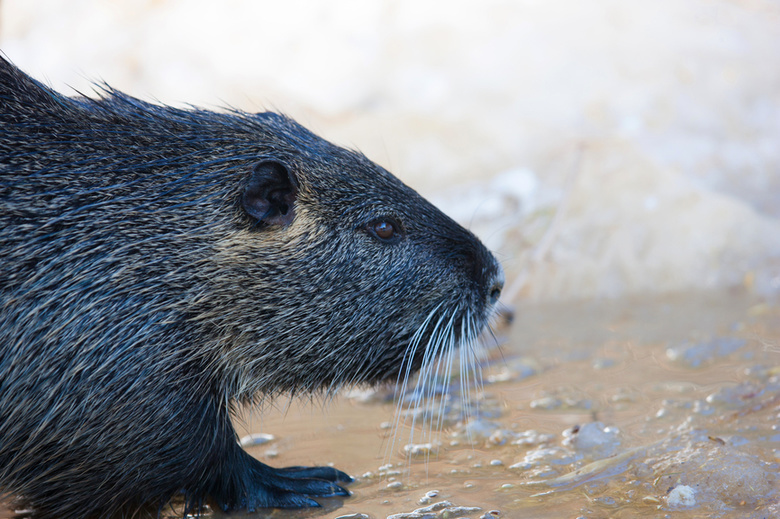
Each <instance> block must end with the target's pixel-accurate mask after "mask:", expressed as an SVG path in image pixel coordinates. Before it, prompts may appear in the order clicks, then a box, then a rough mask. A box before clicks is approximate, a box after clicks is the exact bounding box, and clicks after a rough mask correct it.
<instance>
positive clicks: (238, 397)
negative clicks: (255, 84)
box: [0, 58, 503, 518]
mask: <svg viewBox="0 0 780 519" xmlns="http://www.w3.org/2000/svg"><path fill="white" fill-rule="evenodd" d="M98 90H99V95H98V96H96V98H89V97H73V98H70V97H66V96H63V95H61V94H59V93H57V92H55V91H53V90H52V89H50V88H48V87H46V86H44V85H42V84H40V83H39V82H37V81H35V80H33V79H32V78H30V77H28V76H27V75H25V74H24V73H22V72H21V71H20V70H18V69H17V68H16V67H15V66H13V65H12V64H10V63H9V62H8V61H6V60H3V59H2V58H0V106H1V107H2V109H1V111H0V246H1V247H2V261H0V308H2V315H1V316H0V494H5V495H10V496H21V499H23V502H24V503H25V504H26V505H28V506H29V507H31V508H32V510H33V512H32V513H33V514H34V515H35V516H36V517H42V518H46V517H69V518H76V517H105V516H120V515H121V516H131V515H135V514H136V513H137V512H138V511H139V510H141V509H142V508H144V507H149V506H150V505H151V506H152V507H154V506H161V505H162V504H163V503H165V502H166V501H167V500H169V499H170V498H171V497H172V496H175V495H181V496H183V499H184V501H185V503H186V506H187V511H188V512H193V513H197V512H199V511H200V510H201V509H202V506H203V505H204V504H205V503H207V502H209V503H212V504H214V505H215V506H218V507H220V508H221V509H222V510H225V511H234V510H253V509H256V508H262V507H307V506H317V504H318V503H317V502H316V501H314V500H313V499H311V498H312V497H323V496H332V495H348V492H347V491H346V490H345V489H344V488H343V487H341V486H339V484H338V483H347V482H349V481H350V480H351V478H350V477H349V476H347V475H346V474H345V473H343V472H341V471H338V470H335V469H332V468H328V467H313V468H302V467H288V468H282V469H275V468H271V467H269V466H267V465H264V464H262V463H260V462H259V461H257V460H255V459H254V458H252V457H251V456H249V455H248V454H246V453H245V452H244V451H243V450H242V449H241V448H240V446H239V445H238V443H237V441H236V433H235V431H234V429H233V427H232V425H231V421H230V412H231V409H232V408H233V407H234V405H235V404H236V403H245V402H256V401H257V400H259V399H261V398H270V397H273V396H275V395H278V394H280V393H295V394H299V393H303V394H309V393H317V392H329V391H333V390H335V389H337V388H339V387H341V386H344V385H346V384H376V383H380V382H383V381H391V382H392V381H396V380H398V379H399V376H403V377H405V376H406V374H408V373H409V372H413V371H415V370H417V369H419V368H420V367H421V366H422V365H423V364H424V359H425V358H427V357H426V354H428V355H431V354H435V353H437V352H436V351H435V350H438V349H440V348H442V347H445V346H447V345H451V344H456V343H458V344H462V345H463V344H470V342H471V341H473V340H474V339H475V337H476V336H477V335H478V334H479V333H480V330H482V329H483V328H484V327H485V326H486V323H487V322H488V320H489V318H490V316H491V314H492V312H493V309H494V307H495V304H496V300H497V299H498V295H499V293H500V290H501V287H502V283H503V274H502V272H501V267H500V266H499V264H498V263H497V262H496V260H495V259H494V257H493V256H492V255H491V254H490V253H489V252H488V251H487V249H486V248H485V247H484V246H483V245H482V244H481V243H480V242H479V241H478V240H477V238H475V237H474V236H473V235H472V234H471V233H470V232H468V231H467V230H465V229H463V228H462V227H460V226H459V225H458V224H456V223H455V222H454V221H452V220H451V219H449V218H448V217H446V216H445V215H444V214H442V213H441V212H440V211H439V210H437V209H436V208H435V207H433V206H432V205H431V204H430V203H428V202H427V201H426V200H425V199H423V198H422V197H420V196H419V195H418V194H417V193H415V192H414V191H413V190H411V189H410V188H408V187H407V186H406V185H404V184H403V183H401V182H400V181H399V180H398V179H396V178H395V177H394V176H392V175H391V174H390V173H388V172H387V171H386V170H384V169H382V168H381V167H379V166H377V165H376V164H374V163H372V162H371V161H369V160H368V159H367V158H366V157H364V156H363V155H361V154H359V153H356V152H354V151H350V150H346V149H343V148H340V147H337V146H335V145H333V144H331V143H329V142H327V141H325V140H323V139H321V138H319V137H317V136H316V135H314V134H312V133H311V132H309V131H308V130H306V129H305V128H303V127H302V126H300V125H298V124H297V123H295V122H294V121H292V120H291V119H289V118H286V117H284V116H282V115H278V114H275V113H259V114H249V113H244V112H241V111H238V110H230V111H225V112H224V113H217V112H212V111H206V110H200V109H195V108H189V109H181V108H173V107H169V106H161V105H157V104H150V103H147V102H143V101H140V100H138V99H135V98H132V97H130V96H127V95H125V94H122V93H120V92H118V91H115V90H113V89H111V88H109V87H107V86H101V87H98Z"/></svg>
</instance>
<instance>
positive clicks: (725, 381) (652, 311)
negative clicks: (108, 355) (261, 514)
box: [247, 293, 780, 519]
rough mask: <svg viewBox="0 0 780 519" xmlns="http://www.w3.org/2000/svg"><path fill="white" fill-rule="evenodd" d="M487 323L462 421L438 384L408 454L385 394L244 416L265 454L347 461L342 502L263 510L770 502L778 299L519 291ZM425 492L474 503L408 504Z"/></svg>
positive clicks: (749, 510) (769, 511)
mask: <svg viewBox="0 0 780 519" xmlns="http://www.w3.org/2000/svg"><path fill="white" fill-rule="evenodd" d="M503 332H504V335H505V339H504V340H502V343H501V345H500V348H496V349H493V350H491V351H490V353H489V356H488V359H487V361H486V363H485V364H486V365H485V370H484V374H485V375H484V377H485V378H484V387H483V391H484V394H483V396H482V399H481V400H480V401H479V403H478V405H477V404H475V403H472V404H471V412H472V415H473V416H472V420H471V421H470V422H469V423H468V424H467V425H464V423H463V422H462V419H463V414H462V405H461V404H462V401H461V400H460V398H459V395H458V392H459V388H458V386H457V384H456V383H453V384H451V385H450V391H452V392H453V393H454V394H453V396H452V398H450V399H449V400H448V402H447V405H445V406H444V412H443V413H441V415H439V414H438V410H439V409H440V406H439V404H438V402H436V403H435V405H433V406H432V407H433V408H434V416H436V417H439V416H441V418H442V420H443V423H444V426H443V427H442V428H441V430H440V431H439V432H436V431H435V429H436V427H435V426H434V427H433V429H434V432H433V435H432V436H430V435H429V433H427V432H426V431H427V428H426V427H425V426H423V427H418V428H417V430H416V432H415V439H414V442H415V443H416V444H418V446H419V447H420V448H419V449H418V450H420V451H421V452H420V453H418V455H417V456H415V457H413V458H412V459H411V460H410V458H409V456H408V455H407V454H406V452H405V451H404V449H403V447H404V446H405V445H407V444H408V443H409V434H410V430H409V429H408V428H407V429H402V430H400V431H398V432H397V433H396V434H393V429H392V428H388V424H387V422H389V421H391V420H392V419H393V415H394V413H395V408H394V405H393V404H392V403H391V402H389V401H388V400H387V398H388V396H389V392H385V391H378V392H375V393H372V392H368V393H361V392H355V393H353V394H352V395H351V397H347V398H344V397H340V398H337V399H335V400H334V401H333V402H330V403H327V404H326V405H325V407H324V409H323V407H322V406H321V405H318V404H315V405H311V404H305V405H301V404H299V403H292V404H291V405H290V406H289V408H287V409H284V410H274V411H271V412H265V413H264V414H263V415H262V418H259V417H258V416H256V415H253V416H250V417H249V418H248V421H247V424H248V425H249V429H251V430H252V431H264V432H270V433H273V434H275V435H277V439H276V440H274V441H272V442H270V443H268V444H265V445H263V446H260V447H254V448H250V452H251V453H252V454H253V455H255V456H257V457H259V458H261V459H263V460H264V461H266V462H267V463H269V464H272V465H277V466H282V465H294V464H323V463H333V464H334V465H336V466H337V467H339V468H341V469H343V470H346V471H347V472H350V473H351V474H353V475H354V476H357V481H356V482H355V483H354V484H352V485H351V486H350V487H349V488H350V490H351V491H352V492H353V496H352V497H351V498H349V499H347V500H343V501H342V500H323V504H325V505H326V508H325V510H319V511H306V512H302V513H295V512H293V513H291V512H289V511H285V512H283V513H281V512H276V513H272V514H270V517H328V518H335V517H341V516H346V517H363V516H361V515H351V514H365V517H370V518H380V517H381V518H384V517H387V516H390V515H392V514H408V515H401V516H399V517H408V518H410V519H411V518H415V517H437V518H438V517H483V516H484V515H485V514H486V513H488V512H490V511H495V512H497V513H500V515H495V514H494V515H493V516H491V515H488V517H494V516H498V517H550V518H558V517H580V516H581V517H594V518H598V517H636V516H642V517H667V516H673V517H680V518H693V517H724V518H730V517H734V518H736V517H756V518H759V517H775V516H778V515H780V504H779V502H778V498H779V497H780V492H779V491H778V487H779V486H780V482H779V480H778V478H777V476H776V474H777V473H778V472H780V470H779V469H780V308H778V307H771V306H767V305H765V304H762V303H758V302H756V301H752V300H750V299H749V298H748V297H746V296H744V295H741V294H738V293H707V294H698V295H695V296H680V297H666V298H655V299H648V300H638V299H637V300H622V301H612V302H600V303H595V302H588V303H568V304H559V305H548V306H534V307H519V308H516V309H515V319H514V322H513V323H512V324H511V326H509V327H507V328H505V329H504V330H503ZM500 340H501V339H500ZM452 380H453V381H457V380H458V376H457V375H454V376H453V377H452ZM277 404H278V403H277ZM577 430H578V431H579V432H575V431H577ZM469 436H470V437H471V441H469ZM393 438H395V445H394V447H393V448H392V450H390V448H389V447H388V446H389V445H390V444H391V443H392V441H393ZM428 442H433V445H432V448H433V450H434V451H435V452H434V453H431V450H430V449H428V448H427V446H425V445H424V444H426V443H428ZM437 442H438V443H439V444H440V445H438V444H437ZM388 464H390V465H391V466H388ZM681 485H685V486H688V487H690V489H691V490H692V491H693V494H692V498H693V501H690V500H688V501H686V500H685V499H684V498H685V495H686V494H685V491H686V490H687V489H685V488H683V487H680V486H681ZM675 487H680V488H678V489H677V490H673V489H674V488H675ZM428 492H432V495H431V496H429V497H426V493H428ZM434 494H435V495H434ZM676 499H677V504H676V505H675V502H676V501H675V500H676ZM441 501H449V502H451V503H452V506H461V507H478V508H479V510H473V511H469V510H463V509H461V510H458V511H456V510H452V509H451V508H450V509H449V511H447V510H446V509H447V506H446V505H443V506H444V508H445V510H444V511H442V510H439V511H436V507H434V509H433V510H431V511H428V512H419V513H418V515H414V514H411V512H413V511H414V510H416V509H420V508H424V507H426V506H430V505H433V504H435V503H438V502H441ZM694 502H695V503H694ZM686 503H687V505H686ZM339 505H342V506H341V507H340V508H336V507H338V506H339Z"/></svg>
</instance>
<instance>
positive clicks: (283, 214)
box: [241, 161, 298, 227]
mask: <svg viewBox="0 0 780 519" xmlns="http://www.w3.org/2000/svg"><path fill="white" fill-rule="evenodd" d="M297 194H298V188H297V184H296V182H295V179H294V178H293V177H292V175H291V174H290V172H289V171H288V170H287V168H286V167H284V166H283V165H282V164H280V163H278V162H274V161H268V162H261V163H260V164H258V165H257V166H255V167H254V169H253V170H252V176H251V177H249V181H248V182H247V184H246V187H245V188H244V194H243V196H242V197H241V205H242V206H243V207H244V210H245V211H246V212H247V214H249V216H251V217H253V218H256V219H257V223H258V224H262V225H280V226H282V227H286V226H287V225H290V224H291V223H292V221H293V218H295V197H296V195H297Z"/></svg>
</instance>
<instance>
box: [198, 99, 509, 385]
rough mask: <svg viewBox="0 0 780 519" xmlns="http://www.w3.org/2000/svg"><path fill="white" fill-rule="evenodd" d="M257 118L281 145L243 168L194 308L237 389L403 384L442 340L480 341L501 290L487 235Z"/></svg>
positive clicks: (348, 159) (284, 123) (380, 172)
mask: <svg viewBox="0 0 780 519" xmlns="http://www.w3.org/2000/svg"><path fill="white" fill-rule="evenodd" d="M254 117H256V119H257V120H258V121H262V123H263V124H264V125H265V126H266V127H267V128H271V129H272V133H273V135H274V136H275V137H276V139H275V142H274V145H273V146H272V147H271V149H268V148H266V149H264V150H262V152H261V153H258V156H257V157H256V158H254V160H252V161H248V163H247V166H246V171H245V172H244V173H243V174H242V175H239V177H243V178H240V179H239V180H240V182H239V185H238V189H237V192H236V193H235V195H234V196H233V197H231V198H230V199H228V203H230V202H231V201H232V202H234V203H235V210H234V211H233V212H232V216H233V226H232V227H230V228H225V229H224V230H223V232H222V233H220V234H219V235H215V236H213V237H212V238H213V240H214V245H215V248H214V250H215V253H214V255H213V256H212V257H211V258H210V259H211V260H212V262H211V264H210V265H209V266H208V268H207V270H208V271H209V272H210V274H209V275H208V276H206V277H205V278H203V279H202V283H204V286H207V287H208V288H206V289H204V287H203V286H202V287H200V289H201V290H202V292H201V293H202V294H204V296H203V297H202V298H200V299H199V300H198V304H197V305H194V308H192V309H190V311H191V315H192V316H193V317H194V318H195V319H196V320H198V321H204V320H205V321H208V323H209V325H208V327H209V329H210V333H211V334H213V339H212V340H214V341H215V342H214V344H219V345H220V346H219V348H215V351H217V350H218V351H219V352H220V357H219V358H218V359H217V360H216V361H217V362H218V363H219V365H220V367H221V371H222V373H223V374H224V375H223V377H224V379H223V380H225V381H228V385H227V386H226V387H225V389H226V390H227V391H228V393H229V394H230V395H231V396H237V397H239V398H250V397H252V396H253V395H255V394H257V393H262V394H268V393H276V392H278V391H285V390H289V391H300V390H305V391H316V390H320V389H323V388H325V389H327V388H333V387H337V386H340V385H342V384H347V383H363V382H368V383H374V382H381V381H386V380H396V379H397V377H398V376H399V373H401V372H402V371H404V370H406V369H409V368H411V370H412V371H415V370H416V369H417V368H419V367H420V365H421V363H422V361H423V357H424V355H425V353H426V351H428V348H430V347H433V342H432V340H433V338H434V337H435V338H436V341H438V344H439V347H440V348H444V347H445V346H444V345H446V344H449V341H450V340H452V345H455V344H457V343H458V342H461V341H465V342H469V341H472V340H474V339H475V338H476V336H477V335H478V334H479V333H480V331H481V330H482V329H483V327H484V326H485V325H486V323H487V322H488V320H489V318H490V316H491V314H492V312H493V309H494V306H495V304H496V300H497V299H498V296H499V294H500V291H501V288H502V285H503V273H502V271H501V267H500V266H499V264H498V262H497V261H496V260H495V259H494V257H493V256H492V255H491V254H490V253H489V252H488V251H487V249H485V247H484V246H483V245H482V244H481V243H480V242H479V240H478V239H477V238H476V237H474V236H473V235H472V234H471V233H470V232H468V231H466V230H465V229H463V228H462V227H461V226H460V225H458V224H457V223H455V222H454V221H452V220H451V219H450V218H448V217H447V216H446V215H444V214H443V213H442V212H441V211H439V210H438V209H436V208H435V207H434V206H433V205H431V204H430V203H429V202H428V201H426V200H425V199H424V198H422V197H421V196H419V195H418V194H417V193H416V192H414V191H413V190H412V189H410V188H409V187H407V186H406V185H404V184H403V183H402V182H401V181H399V180H398V179H397V178H396V177H394V176H392V175H391V174H390V173H388V172H387V171H385V170H384V169H383V168H381V167H379V166H377V165H376V164H374V163H373V162H371V161H369V160H368V159H367V158H365V157H364V156H363V155H361V154H359V153H355V152H353V151H349V150H345V149H342V148H339V147H336V146H334V145H332V144H330V143H328V142H326V141H324V140H322V139H320V138H319V137H316V136H315V135H313V134H311V133H309V132H308V131H307V130H305V129H303V128H302V127H301V126H299V125H298V124H297V123H295V122H294V121H292V120H290V119H287V118H284V117H281V116H278V115H276V114H260V115H257V116H254ZM222 211H223V212H224V213H229V212H230V211H229V208H228V207H226V208H223V209H222ZM429 353H433V352H430V351H429ZM436 353H442V351H439V352H436Z"/></svg>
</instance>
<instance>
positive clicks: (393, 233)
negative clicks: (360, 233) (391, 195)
mask: <svg viewBox="0 0 780 519" xmlns="http://www.w3.org/2000/svg"><path fill="white" fill-rule="evenodd" d="M366 230H368V232H369V234H371V235H372V236H373V237H375V238H377V239H378V240H379V241H382V242H385V243H395V242H397V241H398V240H400V239H401V236H402V233H401V226H400V225H398V222H396V221H395V220H393V219H391V218H379V219H377V220H373V221H371V222H369V224H368V225H366Z"/></svg>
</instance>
